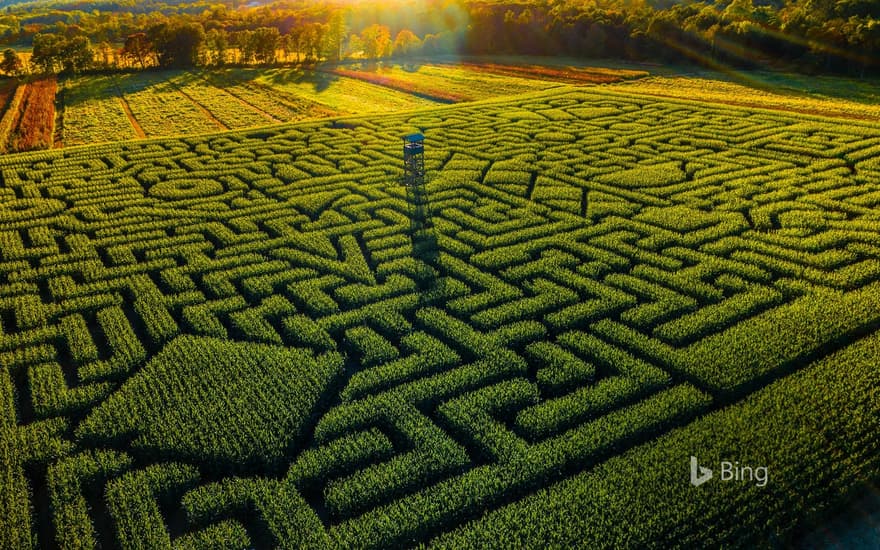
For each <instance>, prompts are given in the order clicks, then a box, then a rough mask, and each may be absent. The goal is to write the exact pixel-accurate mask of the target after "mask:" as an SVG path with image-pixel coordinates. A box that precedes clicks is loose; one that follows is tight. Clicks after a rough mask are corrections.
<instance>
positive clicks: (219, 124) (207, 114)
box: [165, 79, 229, 130]
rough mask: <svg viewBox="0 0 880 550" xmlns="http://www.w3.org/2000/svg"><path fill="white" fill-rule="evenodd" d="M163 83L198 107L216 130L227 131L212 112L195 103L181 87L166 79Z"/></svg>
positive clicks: (227, 128)
mask: <svg viewBox="0 0 880 550" xmlns="http://www.w3.org/2000/svg"><path fill="white" fill-rule="evenodd" d="M165 82H167V83H168V84H171V86H173V87H174V89H175V90H177V91H178V92H180V94H181V95H182V96H183V97H185V98H187V99H188V100H190V101H191V102H192V104H193V105H195V106H196V107H198V109H199V110H200V111H201V112H202V114H203V115H205V116H206V117H207V118H208V120H210V121H211V122H213V123H214V125H216V126H217V127H218V128H220V129H221V130H229V126H227V125H225V124H223V123H222V122H220V119H218V118H217V117H215V116H214V113H212V112H211V111H209V110H208V109H207V108H206V107H205V106H204V105H202V104H201V103H199V102H198V101H196V100H195V98H193V96H191V95H189V94H188V93H186V92H184V91H183V88H181V87H180V86H178V85H177V84H176V83H174V82H171V81H170V80H168V79H165Z"/></svg>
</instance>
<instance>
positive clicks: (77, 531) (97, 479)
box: [46, 450, 132, 550]
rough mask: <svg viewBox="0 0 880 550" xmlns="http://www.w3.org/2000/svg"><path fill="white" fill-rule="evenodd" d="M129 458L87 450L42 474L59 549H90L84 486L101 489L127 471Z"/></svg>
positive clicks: (91, 526)
mask: <svg viewBox="0 0 880 550" xmlns="http://www.w3.org/2000/svg"><path fill="white" fill-rule="evenodd" d="M131 465H132V459H131V457H129V456H127V455H125V454H121V453H118V452H116V451H101V450H99V451H87V452H85V453H82V454H78V455H76V456H73V457H70V458H65V459H63V460H60V461H58V462H56V463H55V464H52V465H51V466H50V467H49V469H48V472H47V474H46V485H47V486H48V490H49V503H50V506H51V510H52V520H53V522H54V525H55V534H56V535H55V536H56V538H55V541H56V543H57V544H58V547H59V548H62V549H65V550H66V549H75V548H94V547H96V546H97V540H96V538H95V528H94V524H93V522H92V518H91V515H90V512H89V505H88V503H87V501H86V498H85V496H84V495H83V490H84V488H85V487H86V486H92V485H97V486H102V485H104V483H106V481H107V480H108V479H111V478H112V477H114V476H117V475H119V474H120V473H122V472H124V471H126V470H128V469H129V468H130V467H131Z"/></svg>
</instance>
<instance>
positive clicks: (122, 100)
mask: <svg viewBox="0 0 880 550" xmlns="http://www.w3.org/2000/svg"><path fill="white" fill-rule="evenodd" d="M113 85H114V86H115V87H116V93H117V94H118V95H117V96H116V97H118V98H119V104H120V105H121V106H122V110H123V111H125V116H127V117H128V122H130V123H131V127H132V128H134V133H135V134H137V137H139V138H145V137H147V133H146V132H144V129H143V128H142V127H141V123H140V122H138V121H137V119H136V118H135V117H134V113H132V112H131V107H130V106H129V105H128V101H127V100H126V99H125V94H123V93H122V88H120V87H119V83H118V82H116V79H114V80H113Z"/></svg>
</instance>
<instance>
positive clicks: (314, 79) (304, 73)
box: [265, 69, 339, 92]
mask: <svg viewBox="0 0 880 550" xmlns="http://www.w3.org/2000/svg"><path fill="white" fill-rule="evenodd" d="M265 77H266V80H268V81H270V82H271V83H273V84H311V85H312V86H314V87H315V91H316V92H323V91H324V90H326V89H327V88H329V87H330V85H331V84H333V83H334V82H336V81H337V80H339V76H337V75H335V74H333V73H330V72H324V71H319V70H315V69H302V70H298V69H279V70H276V71H272V72H270V73H266V75H265Z"/></svg>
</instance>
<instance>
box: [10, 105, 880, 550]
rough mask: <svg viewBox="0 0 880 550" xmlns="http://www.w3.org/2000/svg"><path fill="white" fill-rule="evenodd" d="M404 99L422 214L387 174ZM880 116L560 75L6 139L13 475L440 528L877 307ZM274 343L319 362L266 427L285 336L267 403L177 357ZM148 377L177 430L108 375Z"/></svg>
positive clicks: (288, 529) (400, 538) (140, 523)
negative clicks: (320, 108) (164, 131)
mask: <svg viewBox="0 0 880 550" xmlns="http://www.w3.org/2000/svg"><path fill="white" fill-rule="evenodd" d="M409 128H418V129H420V130H422V131H425V132H426V134H427V135H428V136H429V142H428V149H427V159H426V166H427V167H428V170H429V172H430V174H431V182H430V183H429V185H428V192H429V196H430V201H431V206H430V212H431V217H432V226H433V229H432V230H431V231H432V233H431V234H430V235H429V237H430V238H426V236H425V234H414V233H413V232H412V230H411V225H410V218H411V215H412V214H411V209H412V206H411V205H410V204H409V203H408V201H407V197H406V193H405V190H404V189H403V188H401V187H400V186H398V185H397V184H396V182H397V181H398V179H399V177H400V175H401V170H400V169H399V167H398V165H399V162H398V159H397V153H398V150H397V148H398V146H399V143H398V135H399V134H400V133H401V132H402V131H404V130H407V129H409ZM499 136H503V139H502V138H500V137H499ZM536 143H540V147H538V146H536V145H535V144H536ZM878 143H880V131H878V130H877V129H876V128H871V127H868V126H859V125H852V126H850V125H848V126H846V127H841V126H839V125H835V124H832V123H829V122H823V121H819V120H812V119H810V120H808V119H793V118H788V117H784V116H780V115H778V114H768V113H760V112H748V113H747V112H743V111H735V110H733V109H724V108H718V107H701V106H697V105H695V104H685V103H675V102H671V101H670V102H658V101H653V100H648V99H643V98H634V97H629V96H626V95H622V94H614V93H606V92H595V91H582V90H573V89H567V90H562V91H559V90H557V91H553V92H545V93H540V94H533V95H530V96H528V97H527V98H524V99H517V100H507V101H501V102H494V103H489V104H486V105H466V106H458V107H455V108H444V109H437V110H435V111H431V112H417V113H415V114H404V115H394V116H389V117H377V118H373V119H369V120H359V119H351V120H350V121H346V124H344V125H343V124H341V125H333V124H331V123H330V122H326V123H324V122H316V123H307V124H302V125H296V126H284V127H277V128H271V129H266V130H261V131H259V132H251V133H238V134H223V135H217V136H204V137H193V138H185V139H179V140H169V141H164V142H155V141H149V142H136V143H126V144H122V145H114V146H106V147H99V148H90V149H80V150H69V151H64V152H60V153H59V152H55V153H38V154H31V155H22V156H17V157H9V158H5V159H0V176H2V181H3V187H2V188H0V200H2V202H0V365H2V367H3V371H2V372H3V374H2V381H0V385H2V388H3V393H2V396H3V402H2V406H3V409H2V415H3V416H2V418H3V419H4V420H3V428H2V430H3V432H2V438H0V440H2V442H3V444H4V445H5V446H6V447H7V448H11V449H14V452H13V454H11V455H9V456H14V457H15V458H14V459H12V460H10V461H7V462H5V463H4V464H3V467H4V468H5V469H6V470H7V474H8V476H9V479H11V480H13V481H12V482H10V483H9V484H6V485H5V486H4V487H3V489H2V490H3V491H6V492H7V493H8V494H7V495H3V496H4V498H10V499H13V498H14V499H19V501H21V502H23V501H24V499H28V498H34V497H32V496H29V495H28V492H27V485H26V477H25V466H26V465H27V464H32V463H39V464H44V465H47V466H48V470H47V478H46V480H40V479H35V480H32V483H35V484H43V483H45V484H47V485H48V495H49V496H48V498H49V499H50V500H51V502H52V503H53V506H54V508H53V509H54V510H55V511H54V512H53V514H52V516H51V521H52V522H53V524H54V532H55V533H57V539H58V543H59V544H60V545H62V546H66V545H67V544H68V541H67V539H66V537H70V541H73V540H80V541H86V542H88V541H101V540H105V539H109V538H111V537H118V538H117V539H116V542H117V543H119V544H121V545H122V546H129V545H130V544H134V543H133V540H134V538H133V537H136V536H137V535H136V534H137V533H141V532H145V533H150V535H149V536H150V537H155V538H151V539H150V540H151V541H152V542H153V543H155V544H156V545H160V546H169V545H173V546H181V547H183V546H186V545H192V544H197V543H198V544H204V545H207V546H211V545H212V544H214V543H216V541H219V540H221V539H224V538H225V539H228V540H234V541H238V542H240V543H243V544H248V542H246V541H250V543H253V544H256V545H259V546H262V545H272V544H278V543H280V544H284V545H288V546H307V545H309V544H312V545H318V546H327V545H338V546H342V547H350V546H371V547H377V548H379V547H389V546H391V545H399V544H406V543H413V542H425V541H427V540H428V539H429V538H431V537H432V536H434V535H436V534H439V533H441V532H444V531H446V530H449V529H451V528H454V527H455V526H457V525H460V524H461V523H462V522H464V521H467V520H469V519H474V518H476V517H479V516H480V515H481V514H482V513H483V511H484V510H486V509H492V508H498V507H502V506H504V505H505V504H507V503H510V502H511V501H515V500H517V499H519V498H521V497H522V496H524V495H526V494H529V493H531V492H534V491H535V490H537V489H538V488H541V487H545V486H547V485H549V484H551V483H554V482H556V481H560V480H563V479H566V478H568V477H570V476H572V475H574V474H576V473H578V472H581V471H584V470H587V469H589V468H590V467H591V466H593V465H595V464H598V463H600V462H602V461H603V460H605V459H606V458H608V457H610V456H613V455H616V454H619V453H621V452H622V451H624V450H625V449H628V448H630V447H633V446H635V445H638V444H640V443H643V442H645V441H648V440H650V439H652V438H653V437H655V436H657V435H658V434H661V433H664V432H665V431H667V430H669V429H670V428H672V427H675V426H683V425H686V424H688V423H689V422H690V421H691V420H692V419H694V418H695V417H697V416H698V415H700V414H702V413H704V412H705V411H707V410H710V409H712V408H713V407H719V406H721V405H723V404H727V403H730V402H732V401H736V400H739V399H741V398H743V397H745V396H746V395H748V394H749V393H751V392H753V391H755V390H756V389H758V388H760V387H763V386H765V385H766V384H767V383H769V382H770V381H772V380H774V379H775V378H778V377H780V376H784V375H787V374H789V373H791V372H793V371H794V370H797V369H799V368H800V367H802V366H804V365H805V364H806V363H807V362H809V361H811V360H813V359H816V358H821V357H823V356H824V355H827V354H828V353H830V352H832V351H834V349H836V347H839V346H840V345H841V343H845V342H847V341H849V340H851V339H853V338H855V337H858V336H860V335H864V334H868V333H871V332H873V331H876V330H877V329H878V328H880V302H878V300H877V296H880V291H878V285H880V239H878V234H880V210H878V209H877V205H878V203H880V199H878V198H877V197H880V185H878V183H877V182H876V170H874V168H875V167H874V165H873V164H872V162H873V160H871V159H872V158H874V157H872V156H871V155H872V154H874V153H868V151H873V150H874V149H875V148H876V147H877V144H878ZM768 334H776V335H777V337H776V338H770V339H768V338H767V335H768ZM217 338H220V339H228V340H229V341H230V343H229V344H228V345H229V348H228V350H227V348H224V347H223V346H224V344H222V341H221V340H217ZM218 342H219V343H218ZM241 346H245V347H244V348H242V347H241ZM278 346H290V347H293V348H296V351H295V352H294V351H291V353H293V355H292V357H303V359H302V360H295V361H294V362H295V363H297V365H298V368H299V369H301V372H302V376H304V377H307V376H311V375H312V374H313V373H314V372H317V371H316V369H317V370H319V371H320V372H322V373H324V374H322V375H321V376H322V377H321V382H320V384H317V383H316V385H315V386H314V387H317V388H320V390H315V391H316V393H315V396H314V400H313V401H308V402H306V403H304V404H303V405H302V407H301V408H300V410H298V414H299V415H300V417H301V418H303V419H305V420H302V427H301V428H297V430H294V431H296V434H299V435H298V436H297V435H296V434H294V433H291V434H288V435H284V434H279V433H278V432H277V430H271V429H269V428H268V427H267V424H266V422H271V421H272V419H274V418H276V417H275V416H273V415H277V414H280V413H279V412H278V411H277V408H273V405H277V403H276V401H277V400H279V399H286V398H284V397H279V396H283V395H286V394H284V391H283V389H282V388H273V387H272V384H273V383H277V381H278V380H283V379H284V378H285V377H289V376H290V374H289V373H288V374H285V371H284V370H283V368H282V367H281V366H280V365H281V362H278V361H275V362H268V361H267V362H264V363H263V367H262V368H266V369H275V370H272V371H271V372H267V374H266V375H265V377H264V378H260V380H261V382H260V383H259V384H256V383H255V387H256V389H253V388H251V389H248V391H252V394H248V395H249V396H250V398H251V399H253V401H254V406H255V407H256V409H255V411H256V412H254V411H247V414H246V409H245V408H242V406H241V403H239V404H238V405H236V407H231V408H229V410H227V411H225V412H224V411H223V410H221V409H217V408H216V407H215V405H210V403H211V401H212V400H216V399H218V396H219V395H220V394H222V393H223V391H225V390H223V389H221V388H220V387H219V386H216V385H211V384H209V382H206V381H204V380H203V379H201V378H198V379H186V380H185V381H183V382H181V381H180V380H177V379H175V378H174V377H173V376H171V377H168V376H166V374H162V373H166V372H169V371H167V369H169V368H170V369H172V371H173V369H174V366H173V365H172V363H174V362H173V361H172V362H169V361H168V360H167V359H166V357H167V356H168V354H169V353H171V352H169V351H168V350H169V349H171V350H174V353H175V354H177V355H174V357H177V359H175V361H177V363H181V364H180V365H179V367H180V368H181V369H183V368H184V367H186V368H188V369H190V370H192V369H196V371H199V370H204V369H205V368H210V369H215V370H216V372H217V374H216V376H217V378H218V379H220V380H227V379H231V378H230V377H234V376H233V375H234V371H232V370H230V369H233V367H234V365H231V364H230V365H227V364H224V363H222V362H217V361H216V360H212V359H211V357H213V356H219V355H223V354H227V353H228V354H231V355H233V356H234V355H235V354H239V355H242V356H248V355H249V354H250V355H259V354H263V353H266V354H269V355H271V354H272V353H275V352H272V351H267V350H273V349H275V350H282V349H283V348H280V347H278ZM163 350H165V351H163ZM242 350H244V351H242ZM189 353H191V356H190V355H188V354H189ZM279 353H280V352H279ZM267 356H268V355H267ZM273 357H274V356H273ZM306 357H308V359H305V358H306ZM177 363H175V365H176V364H177ZM206 365H209V366H206ZM317 365H320V367H319V366H317ZM249 368H258V367H256V366H253V365H252V366H250V367H249ZM187 372H189V371H187ZM187 380H188V381H187ZM267 380H269V381H273V380H274V381H276V382H273V383H268V382H266V381H267ZM190 384H191V385H192V386H191V387H188V385H190ZM200 384H201V385H200ZM309 387H311V386H309ZM151 388H152V389H151ZM199 388H201V389H199ZM184 389H190V390H191V391H192V392H193V395H192V396H189V397H185V398H184V397H180V396H181V395H184V394H181V393H180V392H181V391H183V390H184ZM153 390H155V391H159V392H160V394H157V395H160V397H161V395H165V394H162V393H161V392H167V395H166V397H163V398H162V399H164V400H165V401H166V402H169V403H175V405H174V406H173V407H171V408H170V409H169V410H168V411H165V412H163V413H162V414H166V413H167V415H168V416H167V418H166V417H164V416H163V417H161V418H163V419H164V420H161V421H157V422H160V423H159V424H158V425H157V426H155V427H150V426H144V425H143V424H140V423H138V422H134V421H133V420H132V419H131V418H126V417H124V416H119V414H123V413H120V412H119V411H116V412H114V413H113V414H110V413H108V412H107V411H108V410H111V409H112V408H113V407H110V406H109V405H107V406H104V405H102V403H104V404H112V403H114V402H115V401H114V400H116V401H120V402H122V401H123V400H124V401H125V402H130V403H133V404H134V405H132V407H131V408H132V410H144V411H153V410H154V409H153V408H151V406H148V404H149V403H155V402H156V399H159V398H157V397H155V396H153V397H150V394H149V392H150V391H153ZM200 391H201V392H202V393H199V392H200ZM253 392H256V393H253ZM294 393H295V392H294ZM174 396H178V397H174ZM226 399H233V395H232V394H230V395H228V396H226ZM145 403H146V404H145ZM184 404H185V406H184ZM117 408H118V409H123V407H117ZM230 411H231V412H230ZM236 411H237V412H236ZM150 414H154V413H152V412H151V413H150ZM155 414H157V415H159V413H158V412H156V413H155ZM183 414H190V415H193V421H192V425H193V426H202V427H204V426H211V425H215V424H214V423H216V422H225V424H222V425H223V426H226V427H228V428H229V429H228V430H214V431H213V433H209V434H203V435H200V436H198V437H195V436H193V435H191V434H188V433H187V432H186V431H185V430H182V431H175V430H174V429H173V427H172V424H173V423H172V422H171V421H170V420H168V418H175V415H183ZM160 416H161V415H160ZM157 418H159V416H157ZM297 426H300V424H297ZM209 431H211V430H209ZM157 434H159V435H157ZM160 436H161V437H160ZM215 436H216V437H215ZM163 441H164V443H163ZM263 447H264V448H265V449H267V450H268V449H271V457H268V458H266V460H260V459H254V458H253V457H251V456H245V455H238V454H236V453H241V452H243V451H241V450H242V449H260V448H263ZM218 449H220V450H222V452H221V451H220V450H218ZM200 453H202V454H203V455H204V456H205V457H206V458H207V457H215V458H216V457H222V459H220V458H216V460H215V459H210V458H209V459H207V460H206V461H197V460H194V459H193V457H194V456H200ZM267 453H268V451H267ZM237 456H240V458H241V461H240V464H239V463H237V462H236V460H237V459H236V458H235V457H237ZM245 463H246V464H247V466H246V467H244V466H242V465H243V464H245ZM236 464H239V465H238V466H236ZM254 476H256V477H254ZM38 498H46V497H38ZM86 503H89V504H88V505H87V504H86ZM89 508H91V510H92V512H90V511H89ZM103 509H106V510H108V512H107V513H108V514H109V518H110V524H112V525H113V529H108V528H107V526H106V524H107V521H105V520H102V521H97V518H96V517H95V515H94V514H95V512H94V510H103ZM32 527H33V525H32V522H30V521H28V519H27V518H23V519H20V520H19V521H18V522H17V525H16V526H15V528H13V527H8V528H7V532H8V533H11V535H5V536H10V537H11V536H16V535H18V536H20V537H22V539H19V540H24V539H27V538H30V537H32V536H33V534H32ZM41 532H42V531H41ZM49 532H52V531H49ZM67 533H71V534H70V535H68V534H67ZM40 536H45V533H44V534H42V535H40ZM74 537H79V538H77V539H74ZM10 541H12V539H9V540H7V541H0V542H10ZM212 541H213V542H212ZM40 542H41V543H48V541H42V540H41V541H40ZM3 545H5V544H2V545H0V546H3Z"/></svg>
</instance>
